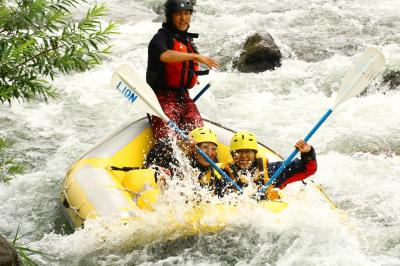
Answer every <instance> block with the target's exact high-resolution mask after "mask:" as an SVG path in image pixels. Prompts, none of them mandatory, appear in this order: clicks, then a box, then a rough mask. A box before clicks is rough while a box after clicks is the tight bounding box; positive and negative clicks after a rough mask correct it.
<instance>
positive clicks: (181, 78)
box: [165, 38, 199, 89]
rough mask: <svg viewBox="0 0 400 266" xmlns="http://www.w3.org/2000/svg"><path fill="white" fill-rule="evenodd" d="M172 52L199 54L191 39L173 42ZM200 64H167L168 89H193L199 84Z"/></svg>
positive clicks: (192, 62)
mask: <svg viewBox="0 0 400 266" xmlns="http://www.w3.org/2000/svg"><path fill="white" fill-rule="evenodd" d="M171 50H173V51H177V52H182V53H196V54H197V53H198V52H197V49H196V47H195V46H194V44H193V43H192V41H191V40H190V39H189V38H186V40H178V39H176V38H174V39H173V41H172V48H171ZM198 71H199V64H198V62H196V61H193V60H191V61H183V62H170V63H165V83H166V85H167V87H168V88H183V89H191V88H193V87H194V85H196V83H197V75H198Z"/></svg>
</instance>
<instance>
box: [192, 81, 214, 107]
mask: <svg viewBox="0 0 400 266" xmlns="http://www.w3.org/2000/svg"><path fill="white" fill-rule="evenodd" d="M211 83H212V81H210V82H208V83H207V85H206V86H204V88H202V89H201V91H200V92H199V93H197V95H196V96H195V97H194V98H193V101H194V102H195V101H197V100H198V99H199V98H200V97H201V96H202V95H203V93H205V92H206V90H208V88H210V87H211Z"/></svg>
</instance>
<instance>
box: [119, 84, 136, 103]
mask: <svg viewBox="0 0 400 266" xmlns="http://www.w3.org/2000/svg"><path fill="white" fill-rule="evenodd" d="M121 85H122V86H121ZM117 90H119V91H120V92H121V93H122V95H124V96H125V98H127V99H128V100H129V101H130V102H131V103H134V102H135V101H136V99H137V95H136V94H135V93H134V92H133V91H132V90H131V89H130V88H129V87H128V86H126V85H125V84H124V83H122V81H120V82H119V83H118V85H117Z"/></svg>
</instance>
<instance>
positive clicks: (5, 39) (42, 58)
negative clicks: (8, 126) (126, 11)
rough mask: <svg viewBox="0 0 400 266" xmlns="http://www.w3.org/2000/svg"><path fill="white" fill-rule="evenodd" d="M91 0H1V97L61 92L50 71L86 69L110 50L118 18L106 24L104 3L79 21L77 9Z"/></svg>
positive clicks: (47, 95) (6, 99)
mask: <svg viewBox="0 0 400 266" xmlns="http://www.w3.org/2000/svg"><path fill="white" fill-rule="evenodd" d="M82 2H85V0H9V1H3V0H0V102H1V103H6V102H8V103H10V101H11V100H12V99H19V100H28V101H29V100H31V99H34V98H36V97H40V98H42V99H44V100H45V101H47V100H48V99H49V98H55V97H56V96H57V94H56V90H55V89H54V88H53V87H52V86H51V85H50V84H49V83H48V82H47V80H46V77H49V78H51V79H54V77H55V76H56V75H57V74H58V73H63V74H68V73H71V72H72V71H85V70H88V69H90V68H92V67H94V66H95V65H98V64H101V63H102V60H103V59H104V58H105V57H106V56H107V55H108V54H109V52H110V46H109V45H108V43H109V41H110V36H111V35H112V34H115V33H116V31H115V30H116V28H117V24H116V23H114V22H109V23H108V24H106V25H103V24H102V23H101V19H102V18H103V17H104V16H105V15H106V14H107V8H106V7H105V6H104V5H103V4H96V5H94V6H93V7H92V8H89V9H88V10H87V12H86V15H85V16H84V17H83V18H82V19H80V20H79V21H75V20H74V19H73V18H72V13H71V12H72V11H71V9H74V8H76V7H78V5H79V4H81V3H82Z"/></svg>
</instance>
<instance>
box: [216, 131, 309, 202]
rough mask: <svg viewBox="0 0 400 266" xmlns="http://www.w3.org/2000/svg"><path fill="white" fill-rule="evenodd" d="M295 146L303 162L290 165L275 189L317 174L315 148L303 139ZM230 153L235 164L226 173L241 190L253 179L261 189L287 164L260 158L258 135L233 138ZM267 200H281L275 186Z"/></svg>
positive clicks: (296, 160)
mask: <svg viewBox="0 0 400 266" xmlns="http://www.w3.org/2000/svg"><path fill="white" fill-rule="evenodd" d="M295 147H296V148H297V149H298V150H299V151H300V153H301V159H300V160H299V159H295V160H293V161H292V162H291V163H290V164H288V165H287V167H286V168H285V170H283V172H282V173H281V174H280V176H279V177H278V178H276V179H275V181H274V182H273V184H272V186H273V187H274V188H279V189H283V188H284V187H285V186H286V185H287V184H289V183H292V182H295V181H301V180H303V179H305V178H307V177H309V176H310V175H313V174H314V173H315V172H316V170H317V161H316V155H315V151H314V148H313V147H312V146H311V145H309V144H307V143H305V142H304V140H299V141H298V142H297V143H296V145H295ZM230 151H231V154H232V158H233V160H234V163H232V164H229V165H226V166H224V170H225V171H226V172H227V174H228V175H229V176H230V177H231V178H232V179H233V180H234V181H235V182H237V184H238V185H239V186H241V187H243V186H246V185H247V184H248V183H249V180H248V177H249V176H251V178H252V179H253V180H252V181H253V182H254V183H256V184H257V185H259V186H262V185H264V184H266V182H268V180H269V177H271V176H272V175H273V174H274V173H275V171H276V170H278V168H279V167H280V166H281V164H282V163H283V161H280V162H271V163H270V162H268V160H267V159H265V158H261V157H257V152H258V144H257V140H256V138H255V136H254V134H252V133H251V132H247V131H240V132H237V133H236V134H235V135H234V136H233V137H232V139H231V144H230ZM267 197H269V198H270V199H276V198H279V195H278V194H277V193H276V191H274V190H272V187H269V188H268V189H267Z"/></svg>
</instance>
